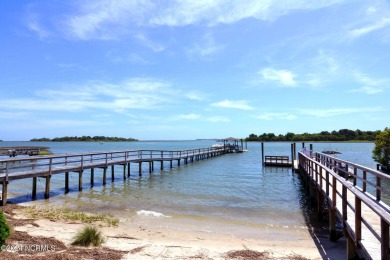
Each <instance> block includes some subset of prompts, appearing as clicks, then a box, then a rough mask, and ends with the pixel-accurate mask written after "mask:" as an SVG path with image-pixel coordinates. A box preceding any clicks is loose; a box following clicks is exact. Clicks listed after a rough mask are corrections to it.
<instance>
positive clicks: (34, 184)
mask: <svg viewBox="0 0 390 260" xmlns="http://www.w3.org/2000/svg"><path fill="white" fill-rule="evenodd" d="M37 179H38V177H33V180H32V193H31V199H32V200H36V199H37Z"/></svg>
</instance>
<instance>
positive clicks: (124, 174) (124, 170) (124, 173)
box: [123, 163, 127, 180]
mask: <svg viewBox="0 0 390 260" xmlns="http://www.w3.org/2000/svg"><path fill="white" fill-rule="evenodd" d="M126 166H127V164H126V163H125V164H123V179H124V180H126Z"/></svg>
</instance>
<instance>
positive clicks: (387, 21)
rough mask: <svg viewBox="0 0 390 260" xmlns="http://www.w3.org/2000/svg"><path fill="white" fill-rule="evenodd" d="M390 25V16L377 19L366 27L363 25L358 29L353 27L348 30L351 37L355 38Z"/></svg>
mask: <svg viewBox="0 0 390 260" xmlns="http://www.w3.org/2000/svg"><path fill="white" fill-rule="evenodd" d="M388 26H390V18H387V17H386V18H382V19H380V20H377V21H375V22H374V23H372V24H369V25H366V26H365V27H361V28H358V29H353V30H350V31H349V32H348V35H349V37H351V38H353V39H355V38H359V37H362V36H364V35H366V34H369V33H371V32H374V31H377V30H380V29H383V28H385V27H388Z"/></svg>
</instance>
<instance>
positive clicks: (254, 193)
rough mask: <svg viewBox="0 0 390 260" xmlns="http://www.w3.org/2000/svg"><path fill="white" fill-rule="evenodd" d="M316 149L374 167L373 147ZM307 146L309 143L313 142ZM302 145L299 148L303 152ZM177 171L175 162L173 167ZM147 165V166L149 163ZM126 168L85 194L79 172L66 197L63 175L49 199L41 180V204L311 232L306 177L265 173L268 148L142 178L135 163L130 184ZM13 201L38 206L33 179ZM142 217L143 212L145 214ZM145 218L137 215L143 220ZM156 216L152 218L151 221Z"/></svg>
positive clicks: (172, 146) (281, 150) (286, 148)
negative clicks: (263, 160) (33, 201)
mask: <svg viewBox="0 0 390 260" xmlns="http://www.w3.org/2000/svg"><path fill="white" fill-rule="evenodd" d="M212 144H215V142H212V141H183V142H134V143H104V144H99V143H80V142H74V143H73V142H70V143H31V142H1V143H0V146H16V145H38V146H48V147H49V148H50V150H51V151H52V152H53V153H56V154H66V153H68V154H72V153H82V152H96V151H114V150H116V151H118V150H132V149H164V150H182V149H189V148H198V147H209V146H211V145H212ZM313 145H314V150H315V151H322V150H329V149H332V150H337V151H339V152H342V154H340V155H337V157H338V158H342V159H345V160H349V161H352V162H356V163H359V164H361V165H365V166H368V167H371V168H375V167H376V166H375V165H376V164H375V162H374V161H373V160H372V159H371V151H372V149H373V147H374V144H372V143H314V144H313ZM306 146H307V147H308V146H309V145H308V144H306ZM300 148H301V143H297V150H300ZM265 154H266V155H289V156H290V154H291V151H290V143H265ZM174 165H175V164H174ZM145 166H146V165H145ZM122 171H123V168H122V167H117V168H116V172H117V174H116V179H115V181H114V182H113V183H111V174H110V173H109V172H108V175H107V177H108V179H107V185H106V186H102V184H101V180H102V178H101V176H102V171H101V170H99V169H97V170H95V186H94V187H93V188H91V187H90V180H89V178H90V174H89V171H86V172H85V173H84V175H83V176H84V179H83V191H82V192H78V174H76V173H74V175H72V174H71V179H70V187H71V192H70V193H68V194H66V195H65V194H64V175H54V176H53V177H52V182H51V194H50V200H48V201H45V200H43V191H44V181H43V180H41V181H39V182H38V191H39V194H38V198H39V200H38V201H37V202H36V203H37V204H51V205H67V206H69V207H73V208H78V209H82V210H86V211H93V212H96V211H104V212H110V213H112V214H115V215H118V216H120V217H121V218H122V220H123V221H127V220H129V221H130V220H132V219H134V218H136V217H138V218H139V217H140V214H141V215H142V213H146V214H148V213H151V214H152V213H153V212H154V213H155V214H157V213H161V214H163V215H164V216H170V217H171V218H170V221H173V220H175V219H181V220H191V219H193V220H197V221H201V222H202V221H203V223H208V222H209V221H216V222H219V223H228V224H229V226H236V227H240V226H248V227H266V228H267V227H274V228H291V229H297V230H299V229H304V228H306V227H307V226H306V223H305V221H306V219H305V216H306V215H307V214H308V210H307V207H306V205H305V204H306V203H307V202H306V201H307V199H306V195H304V194H303V193H302V191H301V186H300V179H299V177H298V175H297V174H295V173H292V172H291V169H282V168H274V167H266V168H263V167H262V164H261V144H260V143H248V152H245V153H242V154H228V155H224V156H220V157H215V158H212V159H208V160H203V161H199V162H194V163H189V164H188V165H183V164H182V166H181V167H176V166H175V167H174V168H173V169H170V168H169V163H168V162H166V164H165V167H164V170H163V171H161V170H160V164H159V163H158V164H156V165H155V171H154V172H153V173H152V174H149V172H148V168H144V169H143V176H142V177H139V176H138V165H136V164H132V169H131V173H132V175H131V178H129V179H126V180H125V181H123V179H122ZM9 193H10V195H9V198H10V201H11V202H15V203H18V202H26V201H30V200H31V180H28V181H25V180H22V181H14V182H11V183H10V185H9ZM140 211H141V212H140ZM137 212H138V214H137ZM144 217H145V218H148V217H149V218H150V216H144Z"/></svg>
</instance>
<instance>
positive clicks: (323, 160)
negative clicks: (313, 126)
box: [298, 152, 390, 260]
mask: <svg viewBox="0 0 390 260" xmlns="http://www.w3.org/2000/svg"><path fill="white" fill-rule="evenodd" d="M298 156H299V172H300V174H301V177H302V179H303V181H304V183H305V184H306V187H307V190H308V193H309V194H310V195H311V196H312V197H313V198H314V199H315V200H316V201H317V214H318V216H319V217H321V216H322V215H323V213H324V211H325V210H327V211H328V213H329V227H330V230H329V238H330V239H331V240H337V239H338V235H337V231H336V221H337V220H338V221H340V222H341V223H342V224H343V233H344V236H345V237H346V240H347V245H346V247H347V258H348V259H357V257H360V258H363V259H383V260H388V259H389V253H390V250H389V242H390V239H389V225H390V207H389V206H388V205H387V204H386V203H385V202H384V201H383V200H382V197H383V196H382V195H383V194H386V195H387V196H390V190H389V187H390V176H389V175H386V174H383V173H382V172H379V171H377V170H373V169H370V168H367V167H364V166H361V165H358V164H355V163H351V162H348V161H344V160H340V159H337V158H335V157H332V156H329V155H327V154H324V153H315V154H312V155H310V156H309V155H308V154H304V153H303V152H299V154H298ZM325 205H326V207H324V206H325Z"/></svg>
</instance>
